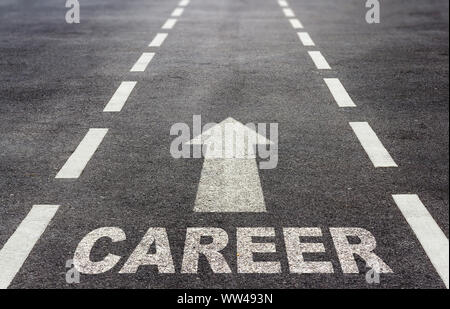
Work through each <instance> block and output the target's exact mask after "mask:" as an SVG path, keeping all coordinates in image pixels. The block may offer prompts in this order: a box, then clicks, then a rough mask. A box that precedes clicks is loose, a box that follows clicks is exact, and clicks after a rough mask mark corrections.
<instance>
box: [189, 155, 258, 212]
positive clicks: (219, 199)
mask: <svg viewBox="0 0 450 309" xmlns="http://www.w3.org/2000/svg"><path fill="white" fill-rule="evenodd" d="M194 211H196V212H265V211H266V206H265V203H264V196H263V192H262V188H261V182H260V179H259V173H258V167H257V163H256V160H255V159H208V158H205V161H204V163H203V169H202V174H201V177H200V183H199V187H198V191H197V198H196V201H195V207H194Z"/></svg>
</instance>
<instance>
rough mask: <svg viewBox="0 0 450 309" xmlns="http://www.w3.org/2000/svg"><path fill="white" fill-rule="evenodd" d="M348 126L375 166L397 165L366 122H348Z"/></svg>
mask: <svg viewBox="0 0 450 309" xmlns="http://www.w3.org/2000/svg"><path fill="white" fill-rule="evenodd" d="M350 126H351V127H352V129H353V131H354V132H355V134H356V137H357V138H358V140H359V142H360V143H361V145H362V146H363V148H364V150H365V151H366V153H367V155H368V156H369V158H370V160H371V161H372V163H373V165H374V166H375V167H397V164H395V162H394V160H393V159H392V157H391V156H390V155H389V153H388V152H387V150H386V148H384V146H383V144H382V143H381V142H380V140H379V139H378V137H377V135H376V134H375V132H374V131H373V130H372V128H371V127H370V125H369V124H368V123H367V122H350Z"/></svg>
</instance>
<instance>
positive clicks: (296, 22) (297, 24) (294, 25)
mask: <svg viewBox="0 0 450 309" xmlns="http://www.w3.org/2000/svg"><path fill="white" fill-rule="evenodd" d="M289 22H290V23H291V25H292V28H294V29H303V25H302V23H301V22H300V20H298V19H297V18H291V19H289Z"/></svg>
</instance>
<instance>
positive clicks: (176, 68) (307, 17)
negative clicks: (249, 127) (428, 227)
mask: <svg viewBox="0 0 450 309" xmlns="http://www.w3.org/2000/svg"><path fill="white" fill-rule="evenodd" d="M80 4H81V23H80V24H67V23H66V22H65V19H64V16H65V13H66V10H67V9H66V8H65V7H64V1H57V0H45V1H12V0H1V1H0V247H1V246H2V245H3V244H4V243H5V242H6V241H7V240H8V238H9V237H10V236H11V235H12V234H13V232H14V231H15V229H16V228H17V226H18V225H19V224H20V222H21V221H22V220H23V218H25V216H26V215H27V213H28V212H29V210H30V209H31V207H32V205H34V204H59V205H61V208H60V209H59V211H58V212H57V214H56V216H55V217H54V219H53V220H52V221H51V223H50V224H49V226H48V227H47V229H46V231H45V233H44V234H43V235H42V237H41V239H40V240H39V241H38V243H37V244H36V245H35V247H34V249H33V251H32V252H31V254H30V256H29V257H28V259H27V260H26V262H25V264H24V265H23V267H22V269H21V270H20V272H19V273H18V274H17V276H16V277H15V279H14V281H13V282H12V284H11V285H10V288H118V287H123V288H283V289H284V288H443V287H444V284H443V283H442V281H441V280H440V278H439V276H438V275H437V273H436V271H435V269H434V268H433V266H432V264H431V262H430V260H429V259H428V258H427V256H426V254H425V252H424V250H423V249H422V247H421V245H420V243H419V242H418V240H417V238H416V237H415V235H414V233H413V231H412V230H411V228H410V227H409V225H408V224H407V222H406V221H405V219H404V218H403V216H402V214H401V213H400V210H399V209H398V208H397V206H396V205H395V203H394V201H393V200H392V197H391V195H392V194H400V193H414V194H418V195H419V197H420V199H421V201H422V202H423V203H424V205H425V206H426V207H427V209H428V210H429V212H430V213H431V215H432V216H433V218H434V219H435V221H436V222H437V223H438V225H439V226H440V228H441V229H442V230H443V232H444V233H445V235H446V236H447V238H448V236H449V189H448V180H449V179H448V178H449V110H448V106H449V105H448V100H449V75H448V73H449V65H448V63H449V54H448V51H449V36H448V29H449V28H448V27H449V17H448V1H446V0H429V1H423V0H422V1H419V0H397V1H382V4H381V23H380V24H377V25H373V24H372V25H370V24H367V23H366V21H365V13H366V8H365V6H364V1H361V0H315V1H309V0H290V1H289V4H290V7H291V8H292V9H293V10H294V12H295V13H296V15H297V17H298V18H299V19H300V20H301V21H302V23H303V24H304V26H305V31H308V32H309V34H310V35H311V37H312V39H313V40H314V42H315V43H316V48H314V49H315V50H320V51H321V52H322V53H323V55H324V56H325V57H326V59H327V60H328V62H329V63H330V65H331V67H332V70H331V71H327V72H324V71H318V70H317V69H316V68H315V66H314V64H313V63H312V61H311V59H310V58H309V56H308V54H307V51H308V50H311V48H307V47H304V46H302V44H301V43H300V41H299V39H298V37H297V34H296V31H295V30H294V29H293V28H292V27H291V25H290V24H289V22H288V20H287V18H286V17H285V16H284V15H283V13H282V11H281V9H280V7H279V5H278V4H277V2H276V1H275V0H229V1H209V0H191V3H190V4H189V6H188V7H187V8H186V9H185V12H184V14H183V15H182V17H180V18H179V20H178V23H177V24H176V26H175V27H174V28H173V29H172V30H169V31H168V33H169V36H168V38H167V39H166V41H165V42H164V44H163V45H162V46H161V47H159V48H149V47H147V45H148V43H149V42H150V41H151V40H152V39H153V37H154V36H155V34H156V33H158V32H161V30H160V28H161V25H162V24H163V23H164V22H165V21H166V19H167V18H168V17H169V16H170V13H171V12H172V11H173V9H174V8H175V7H176V6H177V4H178V0H152V1H149V0H133V1H120V0H90V1H84V0H80ZM144 51H155V52H156V56H155V58H154V59H153V60H152V62H151V63H150V65H149V67H148V68H147V70H146V71H145V72H144V73H130V72H129V70H130V68H131V66H132V65H133V64H134V63H135V61H136V60H137V59H138V57H139V56H140V55H141V53H142V52H144ZM324 77H338V78H339V79H340V80H341V82H342V83H343V84H344V86H345V88H346V89H347V91H348V92H349V94H350V95H351V96H352V98H353V100H354V101H355V103H356V105H357V107H356V108H353V109H342V108H339V107H338V106H337V105H336V103H335V101H334V100H333V97H332V96H331V94H330V92H329V91H328V89H327V88H326V85H325V84H324V83H323V80H322V79H323V78H324ZM124 80H136V81H138V84H137V86H136V88H135V89H134V91H133V92H132V94H131V96H130V97H129V99H128V101H127V103H126V104H125V106H124V108H123V109H122V111H121V112H120V113H103V112H102V110H103V108H104V106H105V105H106V103H107V102H108V101H109V99H110V98H111V96H112V94H113V93H114V91H115V90H116V89H117V87H118V86H119V85H120V82H121V81H124ZM192 115H202V120H203V123H207V122H220V121H222V120H223V119H225V118H227V117H233V118H234V119H236V120H238V121H240V122H242V123H248V122H253V123H258V122H265V123H270V122H277V123H279V164H278V167H277V168H276V169H273V170H260V171H259V174H260V178H261V184H262V188H263V192H264V198H265V202H266V207H267V210H268V211H267V213H260V214H246V213H245V214H233V213H227V214H214V213H213V214H205V213H202V214H199V213H194V211H193V207H194V201H195V196H196V192H197V187H198V182H199V179H200V173H201V169H202V164H203V160H202V159H184V160H183V159H180V160H176V159H173V158H172V157H171V155H170V152H169V147H170V143H171V142H172V140H173V136H170V135H169V130H170V127H171V126H172V125H173V124H174V123H177V122H185V123H187V124H189V125H191V123H192ZM350 121H367V122H369V124H370V125H371V127H372V128H373V129H374V131H375V132H376V133H377V135H378V137H379V138H380V140H381V141H382V143H383V144H384V146H385V147H386V149H387V150H388V151H389V153H390V154H391V156H392V157H393V158H394V160H395V161H396V163H397V164H398V165H399V167H398V168H380V169H375V168H374V167H373V165H372V163H371V162H370V160H369V159H368V157H367V154H366V153H365V152H364V150H363V149H362V147H361V145H360V143H359V142H358V140H357V139H356V137H355V135H354V133H353V131H352V130H351V128H350V126H349V124H348V122H350ZM89 128H109V132H108V134H107V136H106V137H105V139H104V140H103V142H102V144H101V145H100V147H99V148H98V150H97V152H96V153H95V155H94V156H93V157H92V159H91V160H90V162H89V164H88V165H87V167H86V169H85V170H84V172H83V174H82V175H81V177H80V178H79V179H74V180H60V179H55V175H56V173H57V172H58V171H59V169H60V168H61V167H62V165H63V164H64V163H65V161H66V160H67V158H68V157H69V156H70V155H71V154H72V152H73V151H74V150H75V148H76V147H77V146H78V144H79V142H80V141H81V139H82V138H83V137H84V135H85V134H86V132H87V130H88V129H89ZM106 226H117V227H120V228H122V229H123V230H124V231H125V232H126V235H127V240H126V241H124V242H121V243H117V244H110V243H108V242H102V243H101V244H100V245H99V246H98V247H97V248H96V250H95V254H94V256H93V258H94V259H95V258H97V259H101V258H102V257H103V256H104V255H105V254H106V253H108V252H111V253H114V254H118V255H121V256H123V258H122V260H121V261H120V262H119V264H118V265H117V266H116V267H114V268H113V269H112V270H111V271H109V272H107V273H104V274H101V275H90V276H89V275H82V276H81V282H80V283H79V284H75V285H74V284H67V283H66V281H65V272H66V268H65V263H66V260H68V259H71V258H72V257H73V253H74V250H75V248H76V246H77V245H78V243H79V241H80V240H81V239H82V238H83V237H84V236H85V235H86V234H87V233H89V232H90V231H92V230H94V229H96V228H99V227H106ZM149 227H164V228H166V229H167V232H168V234H169V239H170V242H171V250H172V255H173V259H174V263H175V268H176V272H177V273H176V274H166V275H161V274H158V272H157V270H156V268H155V267H151V266H149V267H141V268H140V269H139V271H138V272H137V273H136V274H119V273H118V271H119V270H120V268H121V267H122V265H123V264H124V263H125V261H126V258H127V257H128V256H129V255H130V254H131V252H132V250H133V249H134V248H135V247H136V245H137V244H138V243H139V241H140V240H141V238H142V237H143V236H144V234H145V232H146V230H147V229H148V228H149ZM187 227H220V228H223V229H225V230H226V231H227V232H228V235H229V246H228V247H227V248H226V249H225V250H224V256H225V257H226V259H227V261H228V263H229V264H230V267H231V269H233V274H214V273H212V271H211V269H210V268H209V266H208V263H207V262H206V260H205V259H201V260H200V266H199V270H200V271H199V273H198V274H196V275H186V274H180V268H181V260H182V254H183V247H184V238H185V232H186V228H187ZM236 227H275V228H276V233H277V237H276V240H275V242H276V246H277V253H276V254H272V255H269V256H265V257H260V258H262V259H263V260H269V259H270V260H279V261H281V266H282V270H283V272H282V274H276V275H273V274H271V275H269V274H265V275H262V274H252V275H248V274H237V273H236V236H235V230H236ZM282 227H320V228H322V232H323V234H324V236H323V238H321V239H320V240H321V241H323V243H324V244H325V247H326V253H324V254H318V255H314V256H312V257H313V258H314V259H315V260H329V261H331V262H332V263H333V266H334V269H335V273H334V274H308V275H296V274H290V273H289V271H288V263H287V259H286V254H285V249H284V244H283V238H282V234H281V228H282ZM329 227H362V228H365V229H367V230H369V231H370V232H371V233H372V234H373V235H374V236H375V237H376V239H377V249H376V253H377V254H378V255H379V256H380V257H381V258H382V259H383V260H384V261H385V262H386V263H387V264H388V265H389V266H390V267H391V268H392V269H393V271H394V273H393V274H385V275H382V277H381V282H380V283H379V284H375V285H374V284H368V283H366V280H365V275H364V273H363V271H364V263H363V262H362V261H360V263H359V266H360V269H361V270H362V273H361V274H356V275H348V274H343V273H342V271H341V269H340V264H339V261H338V258H337V256H336V252H335V249H334V246H333V243H332V239H331V236H330V234H329ZM0 271H1V270H0Z"/></svg>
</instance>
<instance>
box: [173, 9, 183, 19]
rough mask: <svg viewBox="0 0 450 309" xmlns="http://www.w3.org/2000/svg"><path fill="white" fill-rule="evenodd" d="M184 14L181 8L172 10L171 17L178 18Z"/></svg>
mask: <svg viewBox="0 0 450 309" xmlns="http://www.w3.org/2000/svg"><path fill="white" fill-rule="evenodd" d="M183 12H184V9H183V8H176V9H175V10H173V12H172V16H173V17H180V16H181V15H182V14H183Z"/></svg>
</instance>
